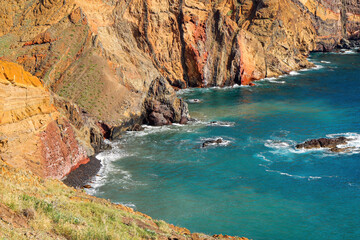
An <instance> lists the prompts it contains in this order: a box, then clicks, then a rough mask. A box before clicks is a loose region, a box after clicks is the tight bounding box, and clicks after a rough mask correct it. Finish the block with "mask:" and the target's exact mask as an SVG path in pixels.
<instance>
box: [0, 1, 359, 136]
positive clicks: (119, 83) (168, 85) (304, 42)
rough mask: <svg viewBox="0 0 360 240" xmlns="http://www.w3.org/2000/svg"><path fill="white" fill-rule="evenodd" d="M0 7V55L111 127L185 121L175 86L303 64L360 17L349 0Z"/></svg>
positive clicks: (352, 31)
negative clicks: (310, 53) (17, 64)
mask: <svg viewBox="0 0 360 240" xmlns="http://www.w3.org/2000/svg"><path fill="white" fill-rule="evenodd" d="M0 8H1V9H2V12H4V13H5V14H3V15H2V16H1V18H0V23H1V24H0V26H1V27H0V51H1V52H0V54H1V56H2V57H3V58H4V59H7V60H9V61H13V62H17V63H19V64H21V65H22V66H24V68H25V69H26V70H27V71H29V72H31V73H32V74H34V75H35V76H37V77H39V78H40V79H42V80H43V82H44V84H45V86H47V87H49V88H50V89H51V91H53V92H54V93H56V94H58V95H60V96H62V97H63V98H64V99H66V100H67V101H69V102H72V103H75V104H77V105H78V106H80V107H81V109H82V110H84V111H85V112H86V113H88V114H90V115H91V116H93V117H95V118H96V119H97V120H99V121H100V120H101V121H103V123H105V124H106V125H107V127H108V128H109V129H110V135H111V136H112V137H116V136H118V135H119V132H121V131H123V130H127V129H131V128H133V126H134V125H136V124H141V123H144V122H145V123H150V124H154V125H161V124H170V123H172V122H186V120H187V119H188V118H189V116H188V111H187V106H186V104H185V103H184V102H182V100H180V99H178V98H176V95H175V92H174V89H179V88H186V87H207V86H226V85H233V84H252V83H251V82H252V81H254V80H257V79H261V78H264V77H274V76H278V75H281V74H285V73H288V72H290V71H292V70H298V69H300V68H304V67H310V66H311V64H310V63H309V62H308V61H307V60H306V57H307V55H308V54H309V52H310V51H312V50H322V51H325V50H330V49H332V48H334V47H335V46H336V45H337V44H338V43H339V42H340V40H341V39H343V38H347V39H355V38H358V37H359V23H360V20H359V4H358V2H357V1H356V0H333V1H330V0H327V1H325V0H276V1H274V0H223V1H210V0H196V1H195V0H172V1H168V0H126V1H116V0H92V1H83V0H67V1H63V0H51V1H50V0H43V1H40V0H37V1H30V0H27V1H17V0H10V1H3V4H2V5H1V6H0ZM154 88H159V89H154ZM65 110H66V109H65Z"/></svg>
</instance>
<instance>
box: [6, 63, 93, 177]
mask: <svg viewBox="0 0 360 240" xmlns="http://www.w3.org/2000/svg"><path fill="white" fill-rule="evenodd" d="M0 158H1V159H2V160H3V161H5V162H7V163H8V164H11V165H13V166H15V167H19V168H24V169H29V170H31V171H32V172H34V173H36V174H38V175H40V176H43V177H50V178H57V179H61V178H63V177H64V176H66V175H67V174H68V173H69V172H70V171H72V170H73V169H75V168H77V167H78V166H79V165H81V164H85V163H87V162H88V161H89V159H88V157H87V153H86V151H85V149H84V148H83V147H82V146H81V145H80V144H79V143H78V140H77V135H76V134H75V131H74V128H73V127H72V126H71V125H70V123H69V121H68V120H67V119H66V118H64V117H62V116H61V114H60V113H59V112H58V111H57V110H56V109H55V108H54V106H53V105H52V104H51V97H50V93H49V92H48V91H47V90H46V89H45V88H44V87H43V85H42V83H41V82H40V80H39V79H38V78H36V77H34V76H32V75H31V74H30V73H28V72H26V71H24V69H23V68H22V67H21V66H19V65H17V64H15V63H8V62H4V61H0Z"/></svg>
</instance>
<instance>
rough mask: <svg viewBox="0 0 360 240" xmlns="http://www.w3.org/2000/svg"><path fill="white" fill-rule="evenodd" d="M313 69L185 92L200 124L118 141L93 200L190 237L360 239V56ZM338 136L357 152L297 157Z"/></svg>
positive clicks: (326, 59)
mask: <svg viewBox="0 0 360 240" xmlns="http://www.w3.org/2000/svg"><path fill="white" fill-rule="evenodd" d="M311 61H313V62H314V63H315V64H316V65H317V67H316V68H314V69H311V70H307V71H300V72H293V73H292V74H291V75H288V76H285V77H281V78H278V79H267V80H263V81H260V82H258V83H257V85H256V86H255V87H237V88H227V89H214V88H213V89H189V90H185V91H183V92H180V93H179V95H181V96H182V97H183V98H184V99H186V100H187V101H189V102H190V103H189V108H190V113H191V115H192V117H194V118H196V119H198V120H199V121H197V122H194V123H191V124H189V125H187V126H179V125H173V126H167V127H158V128H157V127H147V128H146V129H145V131H143V132H133V133H128V134H126V135H125V136H124V138H123V139H122V140H120V141H119V142H113V143H112V145H113V147H114V149H113V150H111V151H108V152H104V153H101V154H100V155H99V156H98V158H99V159H101V160H103V164H104V165H105V167H104V168H103V169H102V170H101V174H100V175H101V176H99V177H97V179H95V183H94V184H93V186H94V189H92V190H90V193H92V194H94V195H96V196H98V197H102V198H106V199H110V200H112V201H113V202H117V203H123V204H127V205H128V206H131V207H134V208H136V210H138V211H141V212H144V213H146V214H148V215H150V216H152V217H153V218H156V219H163V220H165V221H168V222H170V223H173V224H176V225H179V226H183V227H186V228H188V229H190V230H191V231H194V232H204V233H208V234H216V233H222V234H229V235H238V236H246V237H248V238H252V239H279V240H282V239H294V240H295V239H302V240H303V239H317V240H320V239H324V240H325V239H326V240H328V239H336V240H337V239H360V227H359V225H360V154H359V153H360V135H359V134H360V54H355V53H351V52H348V54H342V55H340V54H313V55H312V56H311ZM195 98H196V99H200V100H201V102H200V103H191V99H195ZM211 121H221V122H218V123H217V124H211V123H210V122H211ZM334 134H340V135H346V136H349V137H351V138H352V141H351V142H350V145H351V146H353V147H354V148H353V150H352V152H351V153H349V154H331V153H329V152H327V151H326V150H317V151H300V150H295V149H294V145H295V144H296V143H297V142H302V141H305V140H307V139H311V138H320V137H325V136H333V135H334ZM217 137H221V138H223V139H224V143H223V144H222V145H221V146H212V147H209V148H201V147H200V146H201V143H202V141H204V140H205V139H207V138H217Z"/></svg>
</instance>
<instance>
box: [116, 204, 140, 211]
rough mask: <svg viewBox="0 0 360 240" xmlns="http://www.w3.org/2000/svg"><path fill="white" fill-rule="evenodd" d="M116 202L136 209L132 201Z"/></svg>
mask: <svg viewBox="0 0 360 240" xmlns="http://www.w3.org/2000/svg"><path fill="white" fill-rule="evenodd" d="M114 203H115V204H120V205H123V206H125V207H129V208H132V209H134V210H136V205H135V204H133V203H132V202H114Z"/></svg>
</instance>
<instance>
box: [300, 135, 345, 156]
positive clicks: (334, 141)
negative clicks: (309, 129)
mask: <svg viewBox="0 0 360 240" xmlns="http://www.w3.org/2000/svg"><path fill="white" fill-rule="evenodd" d="M348 141H349V139H348V138H346V137H337V138H319V139H311V140H309V141H306V142H304V143H300V144H297V145H296V146H295V147H296V148H297V149H301V148H305V149H316V148H329V149H330V151H332V152H344V151H348V149H349V148H339V147H338V145H342V144H346V143H347V142H348Z"/></svg>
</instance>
